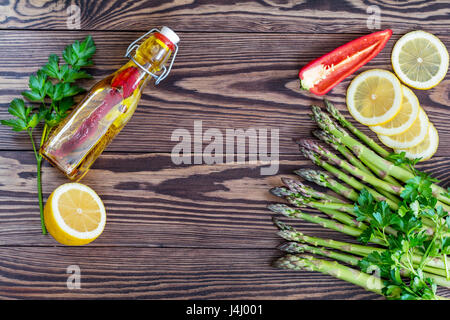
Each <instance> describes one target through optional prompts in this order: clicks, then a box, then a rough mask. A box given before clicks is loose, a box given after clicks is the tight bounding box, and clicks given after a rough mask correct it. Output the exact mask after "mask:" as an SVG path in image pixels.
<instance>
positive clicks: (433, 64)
mask: <svg viewBox="0 0 450 320" xmlns="http://www.w3.org/2000/svg"><path fill="white" fill-rule="evenodd" d="M391 61H392V67H393V68H394V71H395V73H396V74H397V76H398V77H399V79H400V80H401V81H402V82H403V83H405V84H407V85H408V86H410V87H413V88H415V89H421V90H425V89H430V88H433V87H434V86H436V85H437V84H438V83H439V82H441V81H442V79H444V77H445V75H446V74H447V71H448V66H449V54H448V51H447V48H446V47H445V45H444V44H443V43H442V41H441V40H439V38H438V37H436V36H434V35H432V34H431V33H428V32H425V31H421V30H418V31H412V32H409V33H407V34H405V35H404V36H403V37H401V38H400V39H399V40H398V41H397V42H396V43H395V45H394V48H393V49H392V55H391Z"/></svg>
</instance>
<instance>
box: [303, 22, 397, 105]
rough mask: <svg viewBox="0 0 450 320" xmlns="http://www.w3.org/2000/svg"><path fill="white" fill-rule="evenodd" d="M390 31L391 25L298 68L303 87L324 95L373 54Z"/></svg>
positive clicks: (382, 46) (378, 50)
mask: <svg viewBox="0 0 450 320" xmlns="http://www.w3.org/2000/svg"><path fill="white" fill-rule="evenodd" d="M391 35H392V30H390V29H386V30H383V31H378V32H374V33H372V34H368V35H366V36H363V37H361V38H358V39H355V40H353V41H350V42H349V43H347V44H344V45H343V46H340V47H339V48H337V49H335V50H333V51H331V52H329V53H327V54H326V55H324V56H322V57H320V58H318V59H316V60H313V61H311V62H310V63H308V64H307V65H306V66H305V67H303V68H302V69H301V70H300V72H299V78H300V87H301V88H302V89H304V90H308V91H310V92H312V93H314V94H316V95H319V96H320V95H324V94H325V93H327V92H328V91H330V90H331V89H332V88H333V87H335V86H336V85H337V84H338V83H339V82H341V81H342V80H344V79H345V78H346V77H348V76H349V75H351V74H352V73H353V72H355V71H356V70H358V69H359V68H360V67H362V66H363V65H365V64H366V63H367V62H369V61H370V60H371V59H372V58H374V57H375V56H376V55H377V54H378V53H379V52H380V51H381V50H382V49H383V48H384V46H385V45H386V43H387V41H388V40H389V38H390V37H391Z"/></svg>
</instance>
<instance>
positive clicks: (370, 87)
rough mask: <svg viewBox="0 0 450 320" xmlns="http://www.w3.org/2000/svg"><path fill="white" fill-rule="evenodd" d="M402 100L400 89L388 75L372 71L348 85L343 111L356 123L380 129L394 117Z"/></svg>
mask: <svg viewBox="0 0 450 320" xmlns="http://www.w3.org/2000/svg"><path fill="white" fill-rule="evenodd" d="M402 96H403V94H402V85H401V83H400V81H399V80H398V79H397V77H396V76H395V75H394V74H393V73H392V72H389V71H386V70H382V69H372V70H368V71H365V72H363V73H361V74H359V75H358V76H357V77H355V78H354V79H353V80H352V82H351V83H350V86H349V87H348V89H347V107H348V110H349V112H350V114H351V115H352V116H353V118H355V120H356V121H358V122H360V123H362V124H365V125H380V124H383V123H385V122H388V121H389V120H391V119H392V118H394V117H395V116H396V115H397V113H398V112H399V111H400V108H401V105H402Z"/></svg>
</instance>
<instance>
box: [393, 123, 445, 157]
mask: <svg viewBox="0 0 450 320" xmlns="http://www.w3.org/2000/svg"><path fill="white" fill-rule="evenodd" d="M438 145H439V135H438V132H437V130H436V128H435V127H434V125H433V124H431V123H430V125H429V126H428V133H427V135H426V137H425V139H424V140H423V141H422V142H421V143H419V144H418V145H417V146H415V147H412V148H409V149H395V152H396V153H401V152H402V151H404V152H405V155H406V157H408V158H410V159H417V158H422V159H421V160H420V161H425V160H428V159H430V158H431V157H432V156H433V155H434V154H435V153H436V151H437V148H438Z"/></svg>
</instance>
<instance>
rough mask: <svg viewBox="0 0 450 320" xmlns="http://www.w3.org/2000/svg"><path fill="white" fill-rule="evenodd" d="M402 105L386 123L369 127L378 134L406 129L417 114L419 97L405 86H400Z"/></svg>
mask: <svg viewBox="0 0 450 320" xmlns="http://www.w3.org/2000/svg"><path fill="white" fill-rule="evenodd" d="M402 92H403V99H402V106H401V108H400V111H399V112H398V113H397V115H396V116H395V117H394V118H392V119H391V120H389V121H388V122H386V123H383V124H380V125H378V126H370V127H369V128H370V129H371V130H372V131H373V132H375V133H378V134H382V135H385V136H392V135H395V134H400V133H402V132H405V131H406V130H408V129H409V128H410V127H411V126H412V124H413V123H414V121H416V119H417V117H418V116H419V109H420V104H419V99H417V97H416V95H415V94H414V92H412V90H411V89H409V88H408V87H406V86H402Z"/></svg>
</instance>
